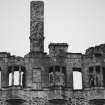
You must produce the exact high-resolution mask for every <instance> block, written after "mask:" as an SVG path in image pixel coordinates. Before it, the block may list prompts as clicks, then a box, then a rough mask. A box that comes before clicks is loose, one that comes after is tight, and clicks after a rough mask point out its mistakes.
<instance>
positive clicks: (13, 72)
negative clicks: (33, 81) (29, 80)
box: [8, 65, 25, 87]
mask: <svg viewBox="0 0 105 105" xmlns="http://www.w3.org/2000/svg"><path fill="white" fill-rule="evenodd" d="M8 77H9V83H8V86H23V87H24V86H25V67H23V66H19V65H16V66H10V67H8Z"/></svg>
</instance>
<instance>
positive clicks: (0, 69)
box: [0, 68, 1, 88]
mask: <svg viewBox="0 0 105 105" xmlns="http://www.w3.org/2000/svg"><path fill="white" fill-rule="evenodd" d="M0 88H1V68H0Z"/></svg>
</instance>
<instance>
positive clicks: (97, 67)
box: [95, 66, 100, 74]
mask: <svg viewBox="0 0 105 105" xmlns="http://www.w3.org/2000/svg"><path fill="white" fill-rule="evenodd" d="M95 68H96V73H98V74H99V73H100V66H96V67H95Z"/></svg>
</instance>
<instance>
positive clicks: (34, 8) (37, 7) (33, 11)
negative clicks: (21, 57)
mask: <svg viewBox="0 0 105 105" xmlns="http://www.w3.org/2000/svg"><path fill="white" fill-rule="evenodd" d="M30 51H31V52H43V51H44V2H43V1H36V2H34V1H32V2H31V7H30Z"/></svg>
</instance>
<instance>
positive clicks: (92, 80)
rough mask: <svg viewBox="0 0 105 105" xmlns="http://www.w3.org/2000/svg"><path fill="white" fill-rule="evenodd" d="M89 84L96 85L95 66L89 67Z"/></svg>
mask: <svg viewBox="0 0 105 105" xmlns="http://www.w3.org/2000/svg"><path fill="white" fill-rule="evenodd" d="M88 76H89V77H88V78H89V85H90V87H94V86H95V80H94V68H93V67H89V75H88Z"/></svg>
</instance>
